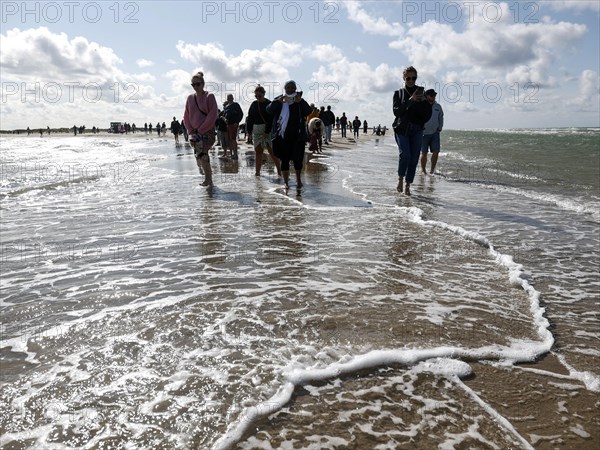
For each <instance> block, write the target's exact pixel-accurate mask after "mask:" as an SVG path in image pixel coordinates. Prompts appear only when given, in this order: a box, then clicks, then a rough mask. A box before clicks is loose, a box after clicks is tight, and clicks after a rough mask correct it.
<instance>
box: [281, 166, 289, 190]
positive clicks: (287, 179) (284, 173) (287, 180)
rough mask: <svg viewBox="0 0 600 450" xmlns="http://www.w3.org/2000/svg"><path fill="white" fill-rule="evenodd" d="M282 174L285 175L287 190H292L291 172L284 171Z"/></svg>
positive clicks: (284, 180) (284, 181) (284, 182)
mask: <svg viewBox="0 0 600 450" xmlns="http://www.w3.org/2000/svg"><path fill="white" fill-rule="evenodd" d="M281 173H282V174H283V184H284V187H285V188H286V189H289V188H290V171H289V170H282V171H281Z"/></svg>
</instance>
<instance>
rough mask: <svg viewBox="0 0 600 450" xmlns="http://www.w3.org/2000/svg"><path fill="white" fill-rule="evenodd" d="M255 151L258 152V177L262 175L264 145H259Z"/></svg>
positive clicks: (256, 158)
mask: <svg viewBox="0 0 600 450" xmlns="http://www.w3.org/2000/svg"><path fill="white" fill-rule="evenodd" d="M254 151H255V152H256V157H255V160H256V165H255V166H256V173H255V175H256V176H257V177H260V168H261V167H262V160H263V148H262V145H259V146H257V147H256V148H255V149H254Z"/></svg>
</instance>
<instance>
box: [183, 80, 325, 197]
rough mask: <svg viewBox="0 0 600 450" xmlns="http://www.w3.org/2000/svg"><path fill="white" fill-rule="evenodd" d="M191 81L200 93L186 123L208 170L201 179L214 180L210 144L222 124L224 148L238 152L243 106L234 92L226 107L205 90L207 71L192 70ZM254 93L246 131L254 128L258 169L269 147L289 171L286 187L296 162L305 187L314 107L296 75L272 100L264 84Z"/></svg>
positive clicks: (190, 102)
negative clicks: (304, 173) (306, 156)
mask: <svg viewBox="0 0 600 450" xmlns="http://www.w3.org/2000/svg"><path fill="white" fill-rule="evenodd" d="M191 85H192V87H193V89H194V93H193V94H190V95H189V96H188V98H187V100H186V104H185V111H184V114H183V124H184V126H185V127H186V129H187V130H188V132H189V136H190V138H189V141H190V144H191V145H192V147H193V148H194V156H195V157H196V163H197V165H198V168H199V170H200V172H201V173H203V174H204V181H203V182H202V183H201V184H202V185H203V186H212V184H213V180H212V169H211V166H210V156H209V150H210V148H211V147H212V146H213V145H214V143H215V138H216V133H215V129H217V130H218V135H219V139H220V143H221V147H222V148H223V151H224V154H226V152H227V150H231V152H232V158H237V133H238V129H239V123H240V121H241V120H242V118H243V111H242V110H241V107H240V106H239V104H238V103H237V102H235V101H234V98H233V95H231V94H230V95H228V97H227V102H226V103H225V104H224V105H223V110H222V111H220V110H219V109H218V107H217V101H216V99H215V96H214V94H212V93H209V92H207V91H205V90H204V86H205V81H204V74H203V73H202V72H198V73H196V74H194V75H193V76H192V80H191ZM254 96H255V98H256V100H254V101H253V102H252V104H251V105H250V108H249V109H248V116H247V119H246V132H247V133H251V134H252V143H253V146H254V150H255V153H256V157H255V164H256V165H255V167H256V173H255V174H256V176H260V171H261V166H262V161H263V154H264V150H267V152H268V154H269V156H270V157H271V159H272V160H273V163H274V165H275V167H276V169H277V174H278V175H279V176H281V177H283V182H284V186H285V188H286V189H289V183H290V168H291V166H293V167H294V171H295V175H296V188H297V189H300V188H301V187H302V177H301V174H302V168H303V163H304V152H305V146H306V142H308V140H309V137H308V130H309V122H310V121H309V120H308V116H309V115H310V114H311V113H312V112H313V108H312V107H311V106H310V105H309V104H308V103H307V102H306V100H305V99H303V98H302V91H297V85H296V82H295V81H293V80H289V81H287V82H286V83H285V85H284V93H283V94H282V95H279V96H277V97H275V98H274V99H273V100H272V101H271V100H269V99H267V98H266V97H265V89H264V88H263V87H262V86H260V85H259V86H257V87H256V89H255V90H254ZM313 131H314V127H313ZM326 136H327V134H326Z"/></svg>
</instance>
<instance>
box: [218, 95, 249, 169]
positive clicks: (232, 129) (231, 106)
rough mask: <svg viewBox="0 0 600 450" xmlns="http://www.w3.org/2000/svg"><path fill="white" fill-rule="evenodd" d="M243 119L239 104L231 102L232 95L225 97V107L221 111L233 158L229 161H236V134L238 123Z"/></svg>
mask: <svg viewBox="0 0 600 450" xmlns="http://www.w3.org/2000/svg"><path fill="white" fill-rule="evenodd" d="M243 117H244V112H243V111H242V108H241V106H240V104H239V103H237V102H234V101H233V94H228V95H227V105H225V108H224V109H223V118H224V119H225V121H226V122H227V138H228V140H229V146H230V147H231V151H232V153H233V156H232V157H231V159H238V144H237V134H238V127H239V126H240V122H241V121H242V118H243Z"/></svg>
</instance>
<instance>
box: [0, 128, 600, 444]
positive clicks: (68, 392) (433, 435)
mask: <svg viewBox="0 0 600 450" xmlns="http://www.w3.org/2000/svg"><path fill="white" fill-rule="evenodd" d="M337 140H338V142H340V144H339V145H337V146H336V147H335V148H327V149H326V150H325V153H324V154H323V155H322V156H321V155H319V156H318V157H315V158H312V159H311V161H310V162H309V163H307V166H306V172H305V174H304V184H305V187H304V188H303V189H302V191H301V192H300V195H298V193H297V192H296V189H295V186H294V182H293V181H292V183H291V189H290V191H289V192H286V191H284V190H283V189H282V185H281V181H280V180H278V179H277V177H276V176H275V173H274V170H273V167H272V165H271V164H270V163H267V164H265V165H264V167H263V175H262V176H261V177H260V178H256V177H255V176H254V161H253V157H252V152H250V149H249V148H248V147H246V146H244V145H242V147H241V150H240V155H241V157H240V160H239V161H237V162H233V161H225V160H222V159H219V158H217V154H218V152H217V150H213V152H212V155H211V161H212V165H213V170H214V172H215V174H214V181H215V187H214V188H213V189H211V190H207V189H206V188H202V187H201V186H199V183H200V182H201V181H202V177H201V175H200V174H199V173H198V169H197V167H196V165H195V162H194V159H193V155H192V151H191V148H190V147H189V146H185V145H182V146H177V147H176V146H175V144H174V142H173V141H172V140H171V139H167V138H157V137H156V136H146V135H138V136H135V137H132V136H111V135H97V136H78V137H73V136H58V135H53V136H50V137H44V138H39V137H16V136H9V137H1V138H0V148H1V149H2V152H1V165H0V167H1V170H2V173H1V184H0V196H1V204H0V213H1V221H2V232H1V237H0V239H1V250H2V253H1V261H0V262H1V269H2V278H1V286H2V299H1V304H0V307H1V312H2V314H1V320H2V328H1V339H2V341H1V342H0V352H1V357H2V360H1V362H2V371H1V381H2V385H1V388H0V433H1V436H0V446H1V448H3V449H20V448H32V449H33V448H35V449H40V448H43V449H74V448H84V449H113V448H114V449H117V448H119V449H120V448H127V449H170V448H181V449H233V448H236V449H276V448H284V449H292V448H293V449H321V448H335V449H350V448H352V449H431V448H440V449H463V448H476V449H507V448H543V449H546V448H548V449H554V448H564V449H567V448H568V449H592V448H596V446H597V445H598V442H599V439H600V419H599V417H600V415H599V414H598V412H599V409H600V397H599V395H598V393H599V392H600V369H599V367H600V364H599V362H600V350H598V349H599V348H600V345H599V344H600V343H599V341H600V317H599V312H598V311H599V308H598V300H599V291H600V279H599V268H600V264H599V263H600V261H599V257H598V254H599V250H600V245H599V244H600V242H599V241H600V234H599V223H600V211H599V206H600V182H599V178H600V177H599V174H600V129H597V128H594V129H589V128H588V129H544V130H540V129H535V130H486V131H459V130H449V131H444V133H443V140H442V146H443V150H442V153H441V155H440V160H439V163H438V171H437V174H436V175H435V176H430V175H426V176H425V175H421V174H418V175H417V177H416V179H415V184H414V185H413V189H412V190H413V195H412V196H411V197H406V196H404V195H401V194H398V193H397V192H396V191H395V186H396V179H397V177H396V167H397V148H396V145H395V143H394V140H393V136H385V137H380V138H379V139H377V140H376V139H375V138H374V137H371V136H369V137H367V136H363V135H361V137H360V138H359V142H358V143H356V144H354V143H345V142H344V143H342V141H341V139H340V138H338V139H337Z"/></svg>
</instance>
